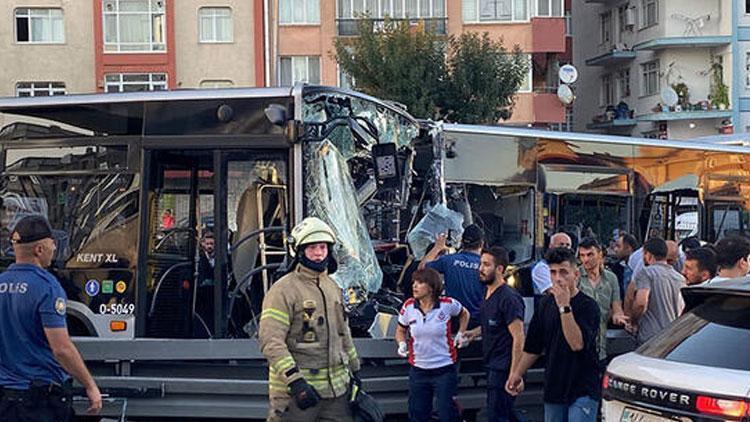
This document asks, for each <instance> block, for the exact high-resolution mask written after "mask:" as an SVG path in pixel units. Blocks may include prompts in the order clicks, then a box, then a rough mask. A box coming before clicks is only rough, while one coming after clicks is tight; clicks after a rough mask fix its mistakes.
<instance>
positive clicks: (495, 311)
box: [466, 246, 525, 422]
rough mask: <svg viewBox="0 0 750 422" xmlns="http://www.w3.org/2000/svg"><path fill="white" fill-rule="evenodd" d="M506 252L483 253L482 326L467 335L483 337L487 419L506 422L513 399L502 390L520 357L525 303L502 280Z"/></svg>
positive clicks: (481, 270) (469, 338)
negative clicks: (484, 291)
mask: <svg viewBox="0 0 750 422" xmlns="http://www.w3.org/2000/svg"><path fill="white" fill-rule="evenodd" d="M508 263H509V260H508V252H507V251H506V250H505V249H504V248H502V247H499V246H493V247H492V248H490V249H485V250H484V251H482V256H481V261H480V266H479V275H480V279H481V280H482V284H484V285H485V286H487V293H486V294H485V298H484V302H483V303H482V311H481V312H482V325H481V327H477V328H475V329H473V330H469V331H468V332H467V333H466V337H467V339H468V340H473V339H474V338H475V337H476V336H478V335H480V334H481V335H482V352H483V355H484V365H485V367H486V368H487V420H489V421H500V422H503V421H509V420H511V419H513V418H512V417H511V415H512V413H513V401H514V397H513V396H512V395H510V394H509V393H508V392H507V391H505V383H506V382H507V381H508V375H509V374H510V372H511V371H512V370H513V369H515V366H517V365H518V362H519V361H520V359H521V355H522V354H523V343H524V338H525V336H524V332H523V315H524V304H523V298H522V297H521V295H520V294H519V293H518V292H517V291H516V290H515V289H514V288H512V287H510V286H508V283H507V282H506V281H505V268H506V267H507V266H508Z"/></svg>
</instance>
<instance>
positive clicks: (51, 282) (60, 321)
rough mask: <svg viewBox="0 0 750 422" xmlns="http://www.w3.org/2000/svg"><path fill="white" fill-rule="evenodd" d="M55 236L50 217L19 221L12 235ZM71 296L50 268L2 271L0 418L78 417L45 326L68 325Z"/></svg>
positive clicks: (18, 238)
mask: <svg viewBox="0 0 750 422" xmlns="http://www.w3.org/2000/svg"><path fill="white" fill-rule="evenodd" d="M47 237H52V236H51V229H50V227H49V223H47V221H46V219H44V218H43V217H39V216H32V217H26V218H24V219H23V220H21V221H19V222H18V224H17V225H16V228H15V230H14V232H13V240H14V241H15V242H19V243H30V242H34V241H37V240H41V239H44V238H47ZM66 302H67V299H66V296H65V292H64V291H63V289H62V287H61V286H60V283H59V282H58V281H57V279H56V278H55V277H54V276H52V275H51V274H50V273H49V272H47V271H45V270H44V269H42V268H40V267H38V266H36V265H33V264H13V265H11V266H10V267H9V268H8V270H7V271H5V272H4V273H3V274H0V387H2V393H0V395H1V397H2V398H0V420H3V421H67V420H71V419H72V417H73V410H72V396H71V393H70V376H69V375H68V374H67V373H66V372H65V370H64V369H63V368H62V366H60V364H59V363H58V362H57V360H56V359H55V357H54V355H53V353H52V349H51V348H50V345H49V342H48V341H47V337H46V335H45V333H44V328H63V327H65V326H66V324H65V312H66Z"/></svg>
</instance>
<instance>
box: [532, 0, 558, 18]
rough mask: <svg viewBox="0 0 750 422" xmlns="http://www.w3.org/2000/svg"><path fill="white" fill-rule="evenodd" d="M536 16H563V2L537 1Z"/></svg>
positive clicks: (553, 0) (555, 0) (551, 0)
mask: <svg viewBox="0 0 750 422" xmlns="http://www.w3.org/2000/svg"><path fill="white" fill-rule="evenodd" d="M536 15H537V16H549V17H561V16H563V2H562V0H536Z"/></svg>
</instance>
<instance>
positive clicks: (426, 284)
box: [396, 268, 479, 422]
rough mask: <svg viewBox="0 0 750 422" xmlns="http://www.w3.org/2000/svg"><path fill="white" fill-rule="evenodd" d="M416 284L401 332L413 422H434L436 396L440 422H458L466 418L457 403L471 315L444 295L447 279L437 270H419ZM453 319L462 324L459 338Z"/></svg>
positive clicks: (400, 322) (398, 336)
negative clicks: (461, 351)
mask: <svg viewBox="0 0 750 422" xmlns="http://www.w3.org/2000/svg"><path fill="white" fill-rule="evenodd" d="M412 281H413V283H412V290H413V292H414V297H413V298H410V299H408V300H407V301H406V302H404V305H403V306H402V307H401V312H400V314H399V317H398V327H397V328H396V342H397V343H398V354H399V355H400V356H402V357H405V358H408V360H409V364H410V365H411V370H410V371H409V420H410V421H412V422H422V421H425V422H426V421H429V420H431V417H432V401H433V398H434V397H433V392H434V395H435V396H437V401H438V406H437V407H438V408H437V410H438V415H439V418H440V422H457V421H459V420H460V415H459V412H458V408H457V406H456V403H455V401H454V397H455V396H456V394H457V391H458V373H457V371H456V359H457V352H456V347H457V346H459V347H460V346H461V345H462V343H463V341H462V339H463V338H465V337H464V332H465V331H466V327H467V325H468V324H469V312H468V311H467V310H466V308H464V307H463V305H461V303H460V302H459V301H457V300H456V299H453V298H450V297H444V296H440V293H441V292H442V291H443V281H442V280H441V278H440V274H439V273H438V272H437V271H435V270H432V269H429V268H425V269H421V270H417V271H415V272H414V274H413V275H412ZM477 283H479V279H478V278H477ZM453 317H458V321H459V323H458V334H457V335H456V337H455V339H454V337H453V335H452V331H451V319H452V318H453Z"/></svg>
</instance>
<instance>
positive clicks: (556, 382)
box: [505, 248, 599, 422]
mask: <svg viewBox="0 0 750 422" xmlns="http://www.w3.org/2000/svg"><path fill="white" fill-rule="evenodd" d="M545 260H546V262H547V264H548V265H549V268H550V275H551V277H552V283H553V284H552V288H551V289H550V293H551V295H549V296H546V297H544V298H543V299H542V300H541V302H540V304H539V308H538V309H537V311H536V312H534V316H533V318H532V319H531V324H530V325H529V331H528V333H527V336H526V344H525V346H524V353H523V355H522V357H521V360H520V362H519V364H518V365H517V366H516V368H515V369H514V370H512V371H511V374H510V376H509V378H508V382H507V383H506V386H505V388H506V390H507V391H508V393H509V394H512V395H517V394H518V393H520V392H521V391H522V390H523V374H524V373H525V372H526V371H527V370H528V369H529V368H530V367H531V366H532V365H533V364H534V362H536V360H537V359H539V356H541V355H542V353H544V354H546V362H545V370H544V419H545V420H546V421H564V420H567V421H568V422H593V421H596V415H597V406H598V399H597V397H598V391H599V371H598V353H597V350H596V337H597V334H598V332H599V306H598V305H597V304H596V302H595V301H594V299H591V298H590V297H588V296H587V295H585V294H584V293H582V292H581V291H579V290H578V287H576V286H577V283H578V276H579V275H580V273H579V271H578V262H577V261H576V256H575V253H573V251H572V250H570V249H566V248H556V249H552V250H550V251H549V252H548V253H547V255H546V256H545Z"/></svg>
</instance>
